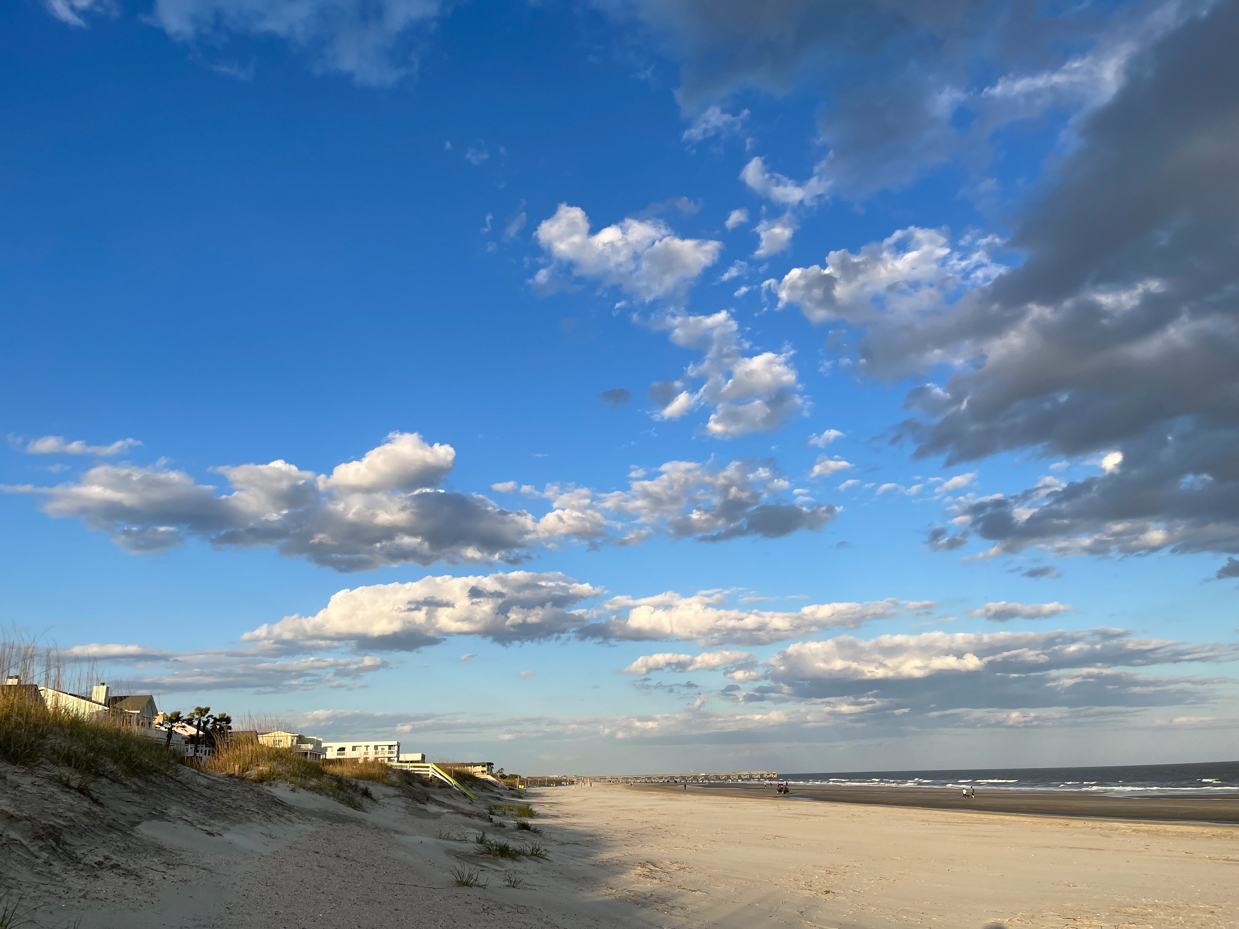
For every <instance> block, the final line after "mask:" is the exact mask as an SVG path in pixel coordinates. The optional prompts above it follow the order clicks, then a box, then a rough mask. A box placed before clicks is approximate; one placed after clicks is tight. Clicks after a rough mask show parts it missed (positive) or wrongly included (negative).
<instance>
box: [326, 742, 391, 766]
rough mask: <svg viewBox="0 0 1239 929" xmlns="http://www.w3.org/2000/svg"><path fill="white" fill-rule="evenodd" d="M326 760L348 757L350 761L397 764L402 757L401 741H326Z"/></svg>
mask: <svg viewBox="0 0 1239 929" xmlns="http://www.w3.org/2000/svg"><path fill="white" fill-rule="evenodd" d="M323 752H324V753H325V754H324V757H325V758H326V760H328V761H330V760H331V759H333V758H347V759H349V760H350V761H386V762H387V763H388V764H395V763H396V761H397V760H399V758H400V743H399V742H362V741H356V742H324V743H323Z"/></svg>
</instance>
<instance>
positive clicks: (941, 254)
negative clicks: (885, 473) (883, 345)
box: [778, 226, 1001, 376]
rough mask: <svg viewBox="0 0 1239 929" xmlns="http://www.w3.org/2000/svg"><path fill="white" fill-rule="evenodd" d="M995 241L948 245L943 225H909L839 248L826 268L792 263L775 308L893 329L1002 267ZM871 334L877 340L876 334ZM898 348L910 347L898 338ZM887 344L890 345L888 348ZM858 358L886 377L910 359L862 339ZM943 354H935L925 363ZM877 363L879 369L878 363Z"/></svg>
mask: <svg viewBox="0 0 1239 929" xmlns="http://www.w3.org/2000/svg"><path fill="white" fill-rule="evenodd" d="M996 245H997V240H996V239H990V238H986V239H975V238H968V237H966V238H965V239H963V240H961V241H960V242H959V243H958V244H957V245H956V246H955V247H952V244H951V242H950V240H949V239H948V238H947V236H946V234H945V233H944V232H943V231H942V230H937V229H921V228H918V227H915V226H910V227H908V228H907V229H901V230H899V231H898V232H896V233H894V234H892V235H891V236H889V237H887V238H886V239H885V240H883V241H882V242H872V243H870V244H869V245H866V246H864V247H863V248H861V249H860V251H859V253H857V254H853V253H852V252H849V251H847V250H846V249H839V250H837V251H833V252H831V253H830V254H829V255H827V256H826V262H825V266H822V265H811V266H810V267H807V268H793V269H792V270H790V271H788V272H787V274H786V275H784V277H783V279H782V281H780V282H779V285H778V294H779V306H780V307H784V306H787V305H789V304H796V305H797V306H799V307H800V310H801V312H802V313H804V315H805V317H806V318H807V319H808V320H809V321H810V322H813V323H818V324H821V323H833V322H839V321H842V322H846V323H850V324H852V325H854V326H870V327H873V328H874V329H875V330H876V329H877V328H878V327H881V329H882V332H883V333H885V332H886V330H887V329H890V330H895V329H897V328H898V327H900V326H908V325H915V324H916V323H917V322H918V321H920V320H924V319H927V318H934V317H939V316H942V315H944V314H946V313H949V312H950V310H951V307H952V304H953V301H954V300H955V299H957V298H958V297H959V296H960V295H962V294H963V293H965V292H966V291H967V290H968V289H970V288H975V287H978V286H980V285H982V284H985V283H988V282H989V281H991V280H993V278H994V277H995V276H996V275H997V274H998V272H999V271H1000V270H1001V267H1000V266H999V265H997V264H995V263H994V262H993V261H992V260H991V259H990V252H991V251H992V250H993V249H994V247H995V246H996ZM876 337H877V336H876V334H875V337H874V338H875V339H876ZM898 348H899V349H900V350H901V351H902V352H906V351H908V346H905V345H904V344H903V343H899V346H898ZM894 350H895V347H894V346H892V347H891V349H890V351H891V352H893V351H894ZM862 360H863V362H864V363H865V364H866V365H867V366H868V367H869V368H871V369H873V373H875V374H878V375H881V376H886V375H888V374H894V373H898V372H900V371H901V370H902V369H901V368H899V367H898V366H897V364H907V363H908V360H907V359H905V358H903V357H902V355H900V356H899V357H898V358H897V361H896V360H895V359H891V358H888V357H887V355H886V354H879V353H878V350H877V347H873V348H870V346H869V345H868V344H867V345H866V351H865V353H864V355H863V358H862ZM939 360H947V359H946V357H945V356H938V355H933V356H930V357H928V358H926V359H922V361H923V362H924V361H927V362H934V361H939ZM879 363H880V367H879V366H878V365H879Z"/></svg>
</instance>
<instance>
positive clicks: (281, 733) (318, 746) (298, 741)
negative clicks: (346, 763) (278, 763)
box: [258, 729, 325, 761]
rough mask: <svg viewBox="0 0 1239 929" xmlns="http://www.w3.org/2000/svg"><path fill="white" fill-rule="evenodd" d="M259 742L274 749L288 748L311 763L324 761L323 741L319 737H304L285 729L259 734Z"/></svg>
mask: <svg viewBox="0 0 1239 929" xmlns="http://www.w3.org/2000/svg"><path fill="white" fill-rule="evenodd" d="M258 741H259V743H260V744H262V745H270V746H271V747H272V748H286V749H288V750H289V751H291V752H292V753H293V754H294V755H300V756H301V757H302V758H306V759H309V760H310V761H322V760H323V755H324V754H325V753H324V751H323V740H322V739H320V738H318V737H317V736H312V735H302V734H301V733H300V732H288V731H287V730H285V729H273V730H271V731H270V732H260V733H258Z"/></svg>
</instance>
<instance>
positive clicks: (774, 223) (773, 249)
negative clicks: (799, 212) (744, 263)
mask: <svg viewBox="0 0 1239 929" xmlns="http://www.w3.org/2000/svg"><path fill="white" fill-rule="evenodd" d="M797 228H799V224H798V223H797V222H796V218H795V217H794V216H792V214H791V213H785V214H784V215H783V216H781V217H779V218H778V219H763V220H762V221H761V222H760V223H758V224H757V225H756V226H755V227H754V229H753V231H754V232H756V233H757V235H758V237H759V239H758V243H757V250H756V251H755V252H753V257H754V258H769V257H770V256H771V255H777V254H778V253H779V252H781V251H784V250H786V249H787V247H788V246H789V245H791V244H792V236H794V235H795V234H796V229H797Z"/></svg>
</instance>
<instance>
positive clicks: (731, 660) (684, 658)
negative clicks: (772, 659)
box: [624, 651, 756, 674]
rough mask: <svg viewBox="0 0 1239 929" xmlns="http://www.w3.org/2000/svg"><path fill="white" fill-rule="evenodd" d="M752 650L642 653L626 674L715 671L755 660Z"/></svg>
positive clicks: (625, 671) (627, 668) (626, 670)
mask: <svg viewBox="0 0 1239 929" xmlns="http://www.w3.org/2000/svg"><path fill="white" fill-rule="evenodd" d="M755 658H756V656H755V655H754V654H753V653H752V652H732V651H725V652H703V653H701V654H700V655H681V654H677V653H675V652H659V653H658V654H657V655H642V656H641V657H640V658H638V659H637V660H636V661H634V662H633V663H632V664H630V665H629V666H628V667H626V668H625V669H624V673H625V674H649V673H651V672H653V671H663V670H669V671H677V672H680V673H682V674H683V673H688V672H691V671H715V670H717V669H718V668H724V667H728V666H730V665H737V664H740V663H742V662H748V661H753V660H755Z"/></svg>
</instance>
